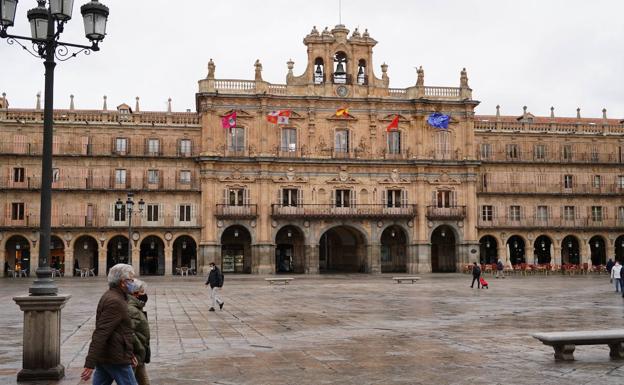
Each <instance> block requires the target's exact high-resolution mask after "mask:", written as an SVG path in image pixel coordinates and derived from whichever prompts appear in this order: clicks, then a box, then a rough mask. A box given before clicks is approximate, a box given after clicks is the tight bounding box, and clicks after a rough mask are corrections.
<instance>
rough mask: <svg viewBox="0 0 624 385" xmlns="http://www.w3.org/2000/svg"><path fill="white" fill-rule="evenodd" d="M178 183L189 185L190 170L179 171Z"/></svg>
mask: <svg viewBox="0 0 624 385" xmlns="http://www.w3.org/2000/svg"><path fill="white" fill-rule="evenodd" d="M180 183H184V184H189V183H191V171H190V170H182V171H180Z"/></svg>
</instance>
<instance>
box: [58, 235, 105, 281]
mask: <svg viewBox="0 0 624 385" xmlns="http://www.w3.org/2000/svg"><path fill="white" fill-rule="evenodd" d="M70 247H71V248H72V250H73V251H74V262H73V266H65V274H66V275H67V274H68V273H69V274H70V275H75V274H77V270H79V269H88V270H87V271H91V269H93V273H94V274H95V275H96V276H97V275H98V273H99V271H98V250H99V244H98V241H97V240H96V239H95V237H93V236H92V235H89V234H83V235H80V236H78V237H74V239H73V240H72V243H71V244H70Z"/></svg>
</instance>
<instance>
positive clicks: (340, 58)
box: [333, 52, 348, 84]
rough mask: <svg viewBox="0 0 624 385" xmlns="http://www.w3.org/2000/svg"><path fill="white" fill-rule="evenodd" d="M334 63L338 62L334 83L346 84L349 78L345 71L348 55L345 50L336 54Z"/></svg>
mask: <svg viewBox="0 0 624 385" xmlns="http://www.w3.org/2000/svg"><path fill="white" fill-rule="evenodd" d="M334 63H335V64H336V69H335V70H334V74H333V80H334V84H346V83H347V78H348V77H347V72H346V71H345V65H346V63H347V55H346V54H345V53H344V52H337V53H336V55H335V56H334Z"/></svg>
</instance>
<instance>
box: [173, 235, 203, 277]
mask: <svg viewBox="0 0 624 385" xmlns="http://www.w3.org/2000/svg"><path fill="white" fill-rule="evenodd" d="M171 263H172V269H171V271H172V272H173V273H174V274H175V273H176V272H179V271H181V270H178V269H182V268H188V269H189V270H190V271H191V272H192V273H195V274H196V273H197V244H196V243H195V240H194V239H193V238H191V237H189V236H188V235H182V236H179V237H178V238H176V240H175V241H174V242H173V260H172V262H171Z"/></svg>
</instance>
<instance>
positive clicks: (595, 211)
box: [591, 206, 602, 222]
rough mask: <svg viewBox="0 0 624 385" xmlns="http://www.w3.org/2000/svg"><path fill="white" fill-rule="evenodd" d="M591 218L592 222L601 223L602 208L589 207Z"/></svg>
mask: <svg viewBox="0 0 624 385" xmlns="http://www.w3.org/2000/svg"><path fill="white" fill-rule="evenodd" d="M591 218H592V221H594V222H602V206H592V207H591Z"/></svg>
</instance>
